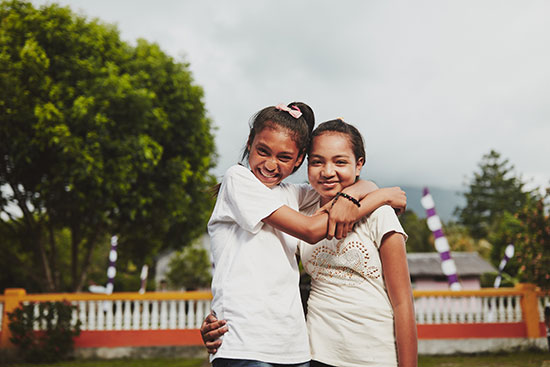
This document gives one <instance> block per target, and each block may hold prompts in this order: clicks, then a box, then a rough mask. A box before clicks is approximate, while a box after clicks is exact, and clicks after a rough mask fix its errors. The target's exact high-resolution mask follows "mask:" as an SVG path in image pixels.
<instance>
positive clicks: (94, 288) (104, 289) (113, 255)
mask: <svg viewBox="0 0 550 367" xmlns="http://www.w3.org/2000/svg"><path fill="white" fill-rule="evenodd" d="M117 245H118V237H117V236H112V237H111V250H110V251H109V266H108V267H107V285H106V286H102V285H95V284H92V285H90V286H89V287H88V290H89V291H90V292H92V293H102V294H111V293H113V288H114V284H113V281H114V279H115V275H116V267H115V265H116V260H117Z"/></svg>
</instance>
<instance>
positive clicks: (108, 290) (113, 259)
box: [105, 236, 118, 294]
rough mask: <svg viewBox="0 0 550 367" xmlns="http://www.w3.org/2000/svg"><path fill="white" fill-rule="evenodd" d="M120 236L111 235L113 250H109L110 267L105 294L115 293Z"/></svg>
mask: <svg viewBox="0 0 550 367" xmlns="http://www.w3.org/2000/svg"><path fill="white" fill-rule="evenodd" d="M117 246H118V237H117V236H113V237H111V251H109V267H108V268H107V286H106V287H105V294H111V293H113V288H114V280H115V275H116V267H115V265H116V259H117Z"/></svg>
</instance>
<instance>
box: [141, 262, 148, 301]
mask: <svg viewBox="0 0 550 367" xmlns="http://www.w3.org/2000/svg"><path fill="white" fill-rule="evenodd" d="M148 273H149V267H148V266H147V265H143V266H142V267H141V274H140V279H141V287H140V288H139V293H140V294H143V293H145V288H147V274H148Z"/></svg>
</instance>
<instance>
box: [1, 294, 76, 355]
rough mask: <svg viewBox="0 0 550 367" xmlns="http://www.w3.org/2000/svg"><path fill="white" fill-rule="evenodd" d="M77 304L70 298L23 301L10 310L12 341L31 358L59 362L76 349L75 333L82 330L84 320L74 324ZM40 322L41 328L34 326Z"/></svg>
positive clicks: (22, 352)
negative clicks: (47, 300) (72, 320)
mask: <svg viewBox="0 0 550 367" xmlns="http://www.w3.org/2000/svg"><path fill="white" fill-rule="evenodd" d="M74 309H76V306H73V305H71V304H70V303H68V302H41V303H39V304H38V313H37V314H35V311H34V310H35V304H34V303H29V304H22V305H20V306H19V307H18V308H16V309H15V310H14V311H13V312H10V313H8V318H9V325H8V326H9V328H10V331H11V334H12V337H11V338H10V341H11V342H12V343H13V344H14V345H15V346H16V347H17V349H18V351H19V352H20V353H19V355H20V356H21V357H22V358H23V359H25V360H26V361H28V362H32V363H38V362H44V363H47V362H55V361H59V360H62V359H65V358H67V356H69V355H70V354H71V353H72V351H73V349H74V337H75V336H78V335H79V334H80V320H77V321H76V323H74V324H72V323H71V319H72V313H73V310H74ZM34 325H39V329H40V331H35V330H34Z"/></svg>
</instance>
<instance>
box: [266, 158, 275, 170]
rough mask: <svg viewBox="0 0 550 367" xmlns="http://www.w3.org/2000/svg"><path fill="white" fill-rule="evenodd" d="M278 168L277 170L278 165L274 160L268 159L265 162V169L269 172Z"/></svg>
mask: <svg viewBox="0 0 550 367" xmlns="http://www.w3.org/2000/svg"><path fill="white" fill-rule="evenodd" d="M276 168H277V164H276V163H275V162H274V161H273V160H271V159H268V160H267V161H266V162H265V169H267V170H268V171H275V169H276Z"/></svg>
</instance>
